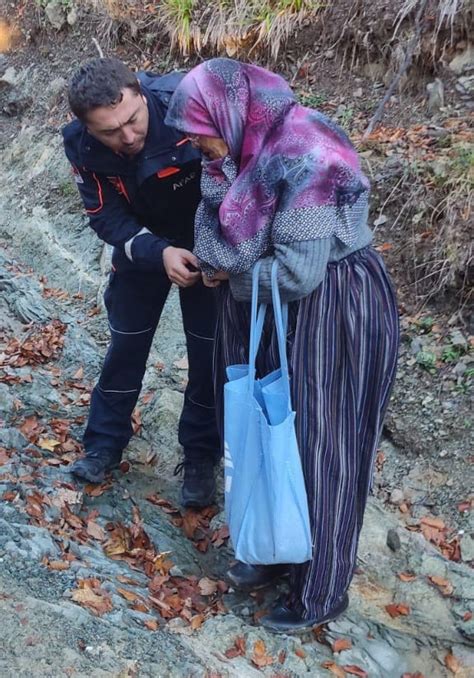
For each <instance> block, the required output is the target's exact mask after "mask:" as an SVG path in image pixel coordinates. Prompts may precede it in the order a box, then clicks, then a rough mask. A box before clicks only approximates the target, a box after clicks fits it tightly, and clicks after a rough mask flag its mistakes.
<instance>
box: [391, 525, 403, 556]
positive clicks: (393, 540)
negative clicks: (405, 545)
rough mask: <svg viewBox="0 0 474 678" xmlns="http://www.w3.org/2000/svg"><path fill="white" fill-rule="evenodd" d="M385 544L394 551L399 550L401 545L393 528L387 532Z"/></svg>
mask: <svg viewBox="0 0 474 678" xmlns="http://www.w3.org/2000/svg"><path fill="white" fill-rule="evenodd" d="M387 546H388V548H389V549H391V550H392V551H394V552H396V551H399V550H400V548H401V546H402V543H401V541H400V537H399V536H398V532H397V530H395V529H393V528H390V529H389V530H388V532H387Z"/></svg>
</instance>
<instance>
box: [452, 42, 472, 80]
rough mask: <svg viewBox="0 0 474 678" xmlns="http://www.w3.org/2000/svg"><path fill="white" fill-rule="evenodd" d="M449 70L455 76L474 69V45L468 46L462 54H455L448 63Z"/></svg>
mask: <svg viewBox="0 0 474 678" xmlns="http://www.w3.org/2000/svg"><path fill="white" fill-rule="evenodd" d="M449 68H450V69H451V70H452V71H453V73H456V75H462V73H464V72H465V71H467V70H469V69H470V68H474V45H468V46H467V47H466V49H465V50H464V51H463V52H461V53H460V54H457V55H456V56H455V57H454V59H452V60H451V61H450V62H449Z"/></svg>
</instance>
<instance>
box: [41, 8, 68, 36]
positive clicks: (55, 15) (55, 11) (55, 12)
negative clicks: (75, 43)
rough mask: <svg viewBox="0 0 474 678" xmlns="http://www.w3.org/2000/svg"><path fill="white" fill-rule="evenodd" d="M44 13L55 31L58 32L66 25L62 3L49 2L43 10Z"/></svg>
mask: <svg viewBox="0 0 474 678" xmlns="http://www.w3.org/2000/svg"><path fill="white" fill-rule="evenodd" d="M44 12H45V14H46V17H47V18H48V21H49V23H50V24H51V25H52V26H53V28H55V29H56V30H57V31H60V30H61V28H62V27H63V26H64V25H65V23H66V10H65V6H64V3H63V2H61V0H51V2H48V4H47V5H46V7H45V8H44Z"/></svg>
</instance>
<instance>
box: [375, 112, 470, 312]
mask: <svg viewBox="0 0 474 678" xmlns="http://www.w3.org/2000/svg"><path fill="white" fill-rule="evenodd" d="M413 129H414V131H413V132H411V131H410V130H404V131H403V135H402V137H399V140H400V139H403V142H402V147H400V146H398V141H397V140H396V132H397V130H393V129H392V130H390V129H389V128H380V129H379V130H378V131H377V132H375V133H374V135H373V136H372V140H369V142H368V143H367V144H366V146H365V150H367V149H370V152H371V153H372V154H373V155H371V159H370V161H369V170H370V174H371V175H372V176H376V175H377V174H382V175H383V174H384V173H386V172H387V170H386V158H387V157H391V158H392V160H393V159H394V158H395V157H396V158H397V161H398V164H396V165H395V169H394V170H390V171H389V176H384V179H383V182H382V183H381V184H379V183H378V182H375V183H374V193H375V194H376V195H375V196H374V200H373V206H374V207H375V210H376V215H375V216H378V215H381V214H383V215H385V217H388V222H387V226H386V227H385V228H384V227H381V229H380V231H381V232H380V233H379V234H378V240H379V241H380V239H381V238H382V239H384V240H386V241H387V243H389V244H388V245H387V252H386V255H387V257H388V258H389V260H390V265H391V267H393V269H394V270H395V269H397V268H398V269H399V270H400V272H401V276H400V277H401V278H402V279H404V280H405V281H408V282H409V284H410V286H411V287H412V292H414V296H415V297H416V299H417V300H418V302H421V303H425V302H426V301H428V300H430V299H433V298H437V299H440V298H442V297H443V296H445V295H450V296H451V298H452V295H453V293H454V295H455V297H456V298H457V301H458V302H459V304H461V305H465V304H466V303H467V302H468V300H469V299H470V298H471V296H472V289H473V283H474V250H473V240H472V233H473V232H474V143H473V142H474V139H473V135H472V133H471V132H470V131H468V130H467V128H466V124H463V123H462V121H460V120H459V119H457V120H456V121H455V123H453V125H452V126H451V127H450V125H449V124H448V125H447V127H446V128H445V132H446V134H445V135H443V136H442V137H440V139H439V140H437V141H436V142H435V143H434V144H433V143H432V142H433V139H432V138H431V140H430V137H429V130H427V129H426V128H424V127H423V126H418V127H415V128H413ZM393 132H395V136H394V137H391V134H392V133H393ZM407 139H409V141H408V142H406V140H407ZM393 149H396V153H397V155H396V156H393V155H387V152H388V153H390V152H391V151H392V152H393ZM362 150H364V147H362Z"/></svg>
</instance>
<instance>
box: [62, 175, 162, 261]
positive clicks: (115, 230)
mask: <svg viewBox="0 0 474 678" xmlns="http://www.w3.org/2000/svg"><path fill="white" fill-rule="evenodd" d="M73 172H74V178H75V180H76V184H77V187H78V189H79V193H80V194H81V198H82V201H83V203H84V207H85V210H86V213H87V215H88V217H89V224H90V226H91V228H92V229H93V230H94V231H95V232H96V233H97V235H98V236H99V238H100V239H101V240H103V241H104V242H106V243H108V244H109V245H112V246H113V247H117V248H118V249H121V250H122V251H123V252H124V253H125V255H126V256H127V258H128V259H130V261H131V262H133V263H134V264H135V265H136V266H137V267H138V268H140V269H141V270H148V271H160V270H161V271H163V270H164V268H163V250H164V249H165V248H166V247H168V246H169V243H168V241H167V240H164V239H163V238H159V237H158V236H156V235H154V234H153V233H151V232H150V231H149V230H148V229H146V228H144V227H143V226H142V225H141V224H140V223H139V222H138V220H137V218H136V217H135V215H134V214H133V212H132V210H131V209H130V207H129V205H128V202H127V200H126V198H125V196H123V195H120V194H119V193H118V192H117V190H116V189H115V188H114V187H113V186H112V184H111V183H110V182H109V181H108V180H107V179H106V178H104V177H103V176H102V175H100V174H96V173H95V172H90V171H88V170H82V169H81V170H78V169H77V168H76V167H74V166H73Z"/></svg>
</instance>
